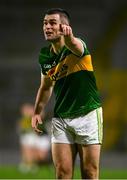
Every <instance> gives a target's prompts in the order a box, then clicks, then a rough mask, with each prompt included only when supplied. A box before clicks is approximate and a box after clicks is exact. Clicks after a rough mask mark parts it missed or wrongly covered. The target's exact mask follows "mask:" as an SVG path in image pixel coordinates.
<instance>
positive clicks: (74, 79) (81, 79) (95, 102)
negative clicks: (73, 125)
mask: <svg viewBox="0 0 127 180" xmlns="http://www.w3.org/2000/svg"><path fill="white" fill-rule="evenodd" d="M83 44H84V53H83V55H82V56H81V57H78V56H76V55H75V54H73V53H72V52H71V51H70V50H69V49H68V48H67V47H65V46H64V47H63V48H62V50H61V52H60V53H59V54H54V53H53V51H52V48H51V46H49V47H44V48H42V49H41V51H40V55H39V63H40V65H41V71H42V73H43V74H44V75H46V76H48V77H49V78H50V79H51V80H52V81H55V85H54V93H55V107H54V116H55V117H61V118H75V117H78V116H81V115H85V114H87V113H89V112H90V111H92V110H94V109H96V108H98V107H100V106H101V102H100V97H99V93H98V90H97V86H96V80H95V76H94V73H93V66H92V60H91V55H90V53H89V51H88V49H87V47H86V45H85V43H84V42H83Z"/></svg>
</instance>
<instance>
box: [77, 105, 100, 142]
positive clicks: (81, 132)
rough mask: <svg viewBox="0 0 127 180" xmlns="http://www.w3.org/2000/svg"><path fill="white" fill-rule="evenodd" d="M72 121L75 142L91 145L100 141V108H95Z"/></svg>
mask: <svg viewBox="0 0 127 180" xmlns="http://www.w3.org/2000/svg"><path fill="white" fill-rule="evenodd" d="M74 122H75V124H74V125H75V127H74V128H75V133H76V140H75V142H76V143H77V144H82V145H91V144H101V143H102V138H103V118H102V108H98V109H95V110H93V111H91V112H90V113H88V114H87V115H85V116H82V117H79V118H77V119H76V120H75V121H74ZM79 122H80V123H79Z"/></svg>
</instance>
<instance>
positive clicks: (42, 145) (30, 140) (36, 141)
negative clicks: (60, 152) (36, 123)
mask: <svg viewBox="0 0 127 180" xmlns="http://www.w3.org/2000/svg"><path fill="white" fill-rule="evenodd" d="M20 143H21V144H22V145H25V146H29V147H34V148H39V149H45V150H48V149H50V137H49V136H48V135H42V136H39V135H37V134H35V133H32V132H31V133H30V132H29V133H26V134H22V135H21V136H20Z"/></svg>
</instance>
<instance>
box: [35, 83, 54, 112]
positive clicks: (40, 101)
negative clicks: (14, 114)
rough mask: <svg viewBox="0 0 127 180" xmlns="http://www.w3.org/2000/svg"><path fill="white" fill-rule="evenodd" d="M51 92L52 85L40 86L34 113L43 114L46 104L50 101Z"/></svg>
mask: <svg viewBox="0 0 127 180" xmlns="http://www.w3.org/2000/svg"><path fill="white" fill-rule="evenodd" d="M51 94H52V87H50V88H49V89H44V88H41V87H40V88H39V90H38V93H37V97H36V101H35V107H34V114H41V112H42V111H43V110H44V108H45V106H46V104H47V103H48V101H49V99H50V97H51Z"/></svg>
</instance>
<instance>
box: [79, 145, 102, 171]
mask: <svg viewBox="0 0 127 180" xmlns="http://www.w3.org/2000/svg"><path fill="white" fill-rule="evenodd" d="M78 151H79V156H80V164H81V171H82V174H83V173H84V172H85V171H86V170H89V169H96V171H98V172H99V162H100V151H101V145H100V144H93V145H87V146H84V145H78Z"/></svg>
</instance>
